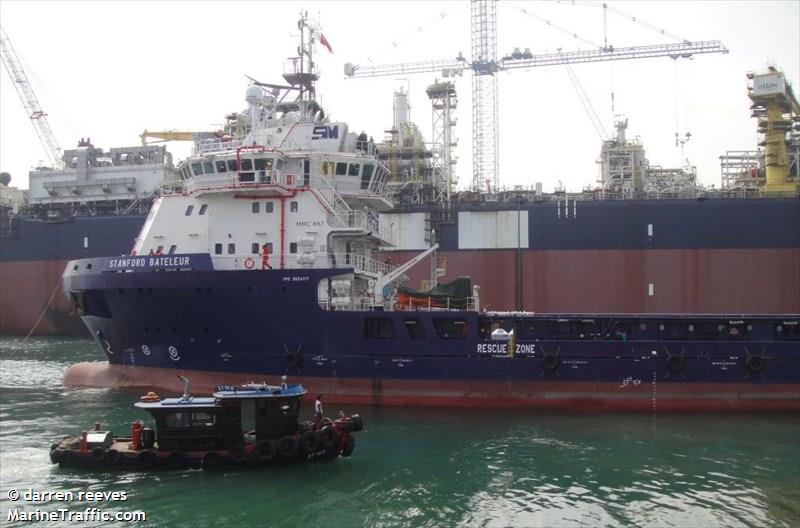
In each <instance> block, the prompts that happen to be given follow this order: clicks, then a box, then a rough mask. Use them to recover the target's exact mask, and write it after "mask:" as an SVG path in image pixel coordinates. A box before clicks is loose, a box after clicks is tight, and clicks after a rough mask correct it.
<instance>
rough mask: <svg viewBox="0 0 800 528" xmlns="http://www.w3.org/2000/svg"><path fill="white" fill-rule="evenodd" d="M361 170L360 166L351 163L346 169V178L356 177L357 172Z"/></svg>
mask: <svg viewBox="0 0 800 528" xmlns="http://www.w3.org/2000/svg"><path fill="white" fill-rule="evenodd" d="M360 168H361V165H359V164H358V163H351V164H350V167H349V168H348V169H347V175H348V176H358V171H359V169H360Z"/></svg>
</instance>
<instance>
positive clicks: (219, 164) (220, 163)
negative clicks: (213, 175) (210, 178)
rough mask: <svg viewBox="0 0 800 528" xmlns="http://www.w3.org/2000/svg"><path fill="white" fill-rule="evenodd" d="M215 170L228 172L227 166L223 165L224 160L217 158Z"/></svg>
mask: <svg viewBox="0 0 800 528" xmlns="http://www.w3.org/2000/svg"><path fill="white" fill-rule="evenodd" d="M216 165H217V172H228V168H227V167H226V166H225V160H217V162H216Z"/></svg>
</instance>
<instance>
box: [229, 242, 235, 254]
mask: <svg viewBox="0 0 800 528" xmlns="http://www.w3.org/2000/svg"><path fill="white" fill-rule="evenodd" d="M235 254H236V244H233V243H231V244H228V255H235Z"/></svg>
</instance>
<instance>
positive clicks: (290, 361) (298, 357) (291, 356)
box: [286, 351, 303, 368]
mask: <svg viewBox="0 0 800 528" xmlns="http://www.w3.org/2000/svg"><path fill="white" fill-rule="evenodd" d="M286 364H287V365H288V366H290V367H292V368H294V367H299V366H300V365H302V364H303V355H302V354H300V352H295V351H291V352H287V353H286Z"/></svg>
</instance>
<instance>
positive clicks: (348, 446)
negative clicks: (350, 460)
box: [342, 435, 356, 457]
mask: <svg viewBox="0 0 800 528" xmlns="http://www.w3.org/2000/svg"><path fill="white" fill-rule="evenodd" d="M355 448H356V439H355V437H354V436H352V435H348V437H347V440H345V441H344V447H342V456H343V457H349V456H350V455H352V454H353V449H355Z"/></svg>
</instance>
